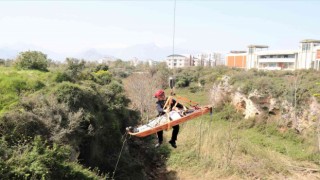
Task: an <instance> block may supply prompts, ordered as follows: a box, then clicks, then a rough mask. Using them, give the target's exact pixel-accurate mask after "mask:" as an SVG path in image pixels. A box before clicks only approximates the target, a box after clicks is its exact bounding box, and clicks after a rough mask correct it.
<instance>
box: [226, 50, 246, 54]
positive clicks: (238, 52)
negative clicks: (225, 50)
mask: <svg viewBox="0 0 320 180" xmlns="http://www.w3.org/2000/svg"><path fill="white" fill-rule="evenodd" d="M246 52H247V51H230V53H233V54H240V53H246Z"/></svg>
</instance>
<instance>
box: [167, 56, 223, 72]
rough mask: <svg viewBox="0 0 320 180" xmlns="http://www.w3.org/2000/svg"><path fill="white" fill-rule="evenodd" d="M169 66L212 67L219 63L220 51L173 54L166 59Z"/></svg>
mask: <svg viewBox="0 0 320 180" xmlns="http://www.w3.org/2000/svg"><path fill="white" fill-rule="evenodd" d="M166 63H167V65H168V67H169V68H171V69H172V68H183V67H190V66H208V67H213V66H216V65H220V64H221V54H220V53H201V54H197V55H195V56H193V55H191V54H184V55H179V54H174V55H170V56H168V57H167V59H166Z"/></svg>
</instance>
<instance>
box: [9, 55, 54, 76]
mask: <svg viewBox="0 0 320 180" xmlns="http://www.w3.org/2000/svg"><path fill="white" fill-rule="evenodd" d="M48 64H49V60H48V59H47V55H46V54H43V53H42V52H40V51H25V52H21V53H20V54H19V56H18V57H17V59H16V61H15V66H16V67H17V68H19V69H36V70H40V71H47V70H48V69H47V68H48Z"/></svg>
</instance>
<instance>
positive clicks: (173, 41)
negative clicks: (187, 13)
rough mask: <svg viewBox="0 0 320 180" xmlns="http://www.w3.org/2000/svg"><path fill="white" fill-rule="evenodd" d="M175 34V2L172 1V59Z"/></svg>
mask: <svg viewBox="0 0 320 180" xmlns="http://www.w3.org/2000/svg"><path fill="white" fill-rule="evenodd" d="M175 34H176V0H174V5H173V37H172V55H173V58H174V40H175Z"/></svg>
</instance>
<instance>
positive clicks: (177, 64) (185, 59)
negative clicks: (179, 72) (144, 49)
mask: <svg viewBox="0 0 320 180" xmlns="http://www.w3.org/2000/svg"><path fill="white" fill-rule="evenodd" d="M166 63H167V66H168V67H169V68H171V69H173V68H184V67H189V66H193V64H194V62H193V57H192V56H191V54H184V55H180V54H172V55H170V56H168V57H167V59H166Z"/></svg>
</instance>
